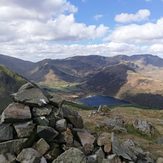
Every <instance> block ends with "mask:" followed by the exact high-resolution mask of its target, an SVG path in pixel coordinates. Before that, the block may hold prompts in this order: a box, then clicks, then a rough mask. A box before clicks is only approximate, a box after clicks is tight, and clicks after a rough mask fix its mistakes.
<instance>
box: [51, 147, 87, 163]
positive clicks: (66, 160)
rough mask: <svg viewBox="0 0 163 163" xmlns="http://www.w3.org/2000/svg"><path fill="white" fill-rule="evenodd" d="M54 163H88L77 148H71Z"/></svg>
mask: <svg viewBox="0 0 163 163" xmlns="http://www.w3.org/2000/svg"><path fill="white" fill-rule="evenodd" d="M53 163H86V157H85V155H84V154H83V152H81V151H80V150H79V149H77V148H70V149H69V150H67V151H65V152H64V153H63V154H61V155H60V156H58V157H57V159H55V160H54V161H53Z"/></svg>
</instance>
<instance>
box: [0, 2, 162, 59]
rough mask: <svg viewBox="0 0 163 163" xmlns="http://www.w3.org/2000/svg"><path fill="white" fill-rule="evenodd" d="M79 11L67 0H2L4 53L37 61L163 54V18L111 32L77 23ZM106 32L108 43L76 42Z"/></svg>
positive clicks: (0, 34) (0, 23)
mask: <svg viewBox="0 0 163 163" xmlns="http://www.w3.org/2000/svg"><path fill="white" fill-rule="evenodd" d="M77 11H78V9H77V8H76V7H75V6H74V5H72V4H71V3H69V2H68V1H67V0H41V1H40V0H35V1H33V0H23V1H22V0H0V47H1V48H0V53H1V54H8V55H11V56H16V57H19V58H22V59H27V60H35V61H38V60H41V59H44V58H65V57H69V56H75V55H91V54H96V55H105V56H113V55H118V54H128V55H131V54H135V53H152V54H158V55H160V56H161V55H162V54H163V46H162V45H163V28H162V27H163V18H160V19H159V20H157V21H156V22H154V23H149V22H148V23H144V24H141V25H140V24H130V25H123V24H121V25H120V26H118V27H115V28H113V29H112V30H110V32H109V35H108V27H106V26H104V25H102V24H101V25H98V26H97V25H86V24H85V23H82V22H80V23H79V22H77V21H76V19H75V13H76V12H77ZM139 14H140V13H139ZM140 15H141V14H140ZM142 15H143V14H142ZM98 17H101V16H98ZM147 17H148V16H147V13H146V18H147ZM144 19H145V14H144ZM130 20H131V19H130ZM106 34H107V35H108V36H107V38H105V40H106V42H104V43H101V44H91V45H80V44H76V43H77V42H78V43H80V41H81V40H84V41H83V42H84V43H85V41H90V42H91V41H92V42H94V40H93V39H97V38H100V37H102V38H103V37H106ZM63 42H64V43H65V42H66V43H69V44H70V45H68V44H67V45H65V44H64V43H63Z"/></svg>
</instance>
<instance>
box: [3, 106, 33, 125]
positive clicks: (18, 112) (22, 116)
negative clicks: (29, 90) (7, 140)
mask: <svg viewBox="0 0 163 163" xmlns="http://www.w3.org/2000/svg"><path fill="white" fill-rule="evenodd" d="M30 119H31V112H30V108H29V107H28V106H25V105H23V104H19V103H12V104H10V105H9V106H8V107H7V108H6V109H5V110H4V111H3V113H2V116H1V122H8V123H13V122H24V121H27V120H30Z"/></svg>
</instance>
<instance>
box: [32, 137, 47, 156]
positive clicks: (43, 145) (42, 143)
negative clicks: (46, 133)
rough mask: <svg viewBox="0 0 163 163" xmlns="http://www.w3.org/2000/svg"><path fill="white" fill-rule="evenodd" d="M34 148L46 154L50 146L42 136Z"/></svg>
mask: <svg viewBox="0 0 163 163" xmlns="http://www.w3.org/2000/svg"><path fill="white" fill-rule="evenodd" d="M34 149H36V150H37V151H38V152H39V153H41V154H42V155H44V154H45V153H46V152H47V151H48V150H49V149H50V146H49V144H48V143H47V142H46V141H45V140H44V139H43V138H41V139H40V140H38V141H37V142H36V144H35V145H34Z"/></svg>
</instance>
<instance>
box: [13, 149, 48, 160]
mask: <svg viewBox="0 0 163 163" xmlns="http://www.w3.org/2000/svg"><path fill="white" fill-rule="evenodd" d="M16 160H17V161H19V162H22V163H27V162H29V163H45V162H46V160H45V159H42V155H41V154H40V153H39V152H38V151H36V150H35V149H33V148H25V149H23V150H22V151H21V152H20V153H19V155H18V156H17V159H16Z"/></svg>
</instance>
